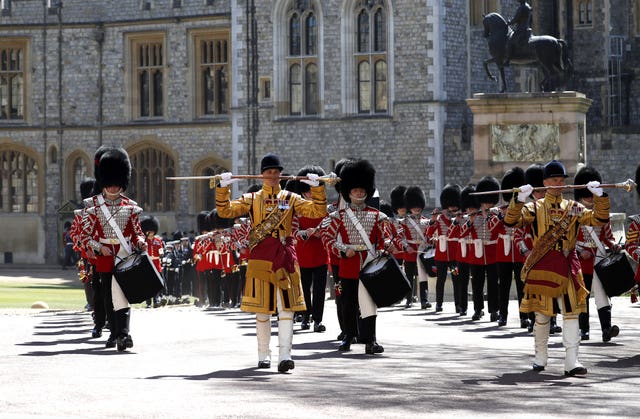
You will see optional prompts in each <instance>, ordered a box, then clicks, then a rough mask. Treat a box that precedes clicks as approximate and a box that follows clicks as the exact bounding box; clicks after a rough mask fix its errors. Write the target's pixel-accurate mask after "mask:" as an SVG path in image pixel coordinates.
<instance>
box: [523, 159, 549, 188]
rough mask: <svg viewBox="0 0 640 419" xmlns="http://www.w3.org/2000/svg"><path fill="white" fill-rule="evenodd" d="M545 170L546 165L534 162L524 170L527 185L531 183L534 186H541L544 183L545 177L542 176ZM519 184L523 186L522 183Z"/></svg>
mask: <svg viewBox="0 0 640 419" xmlns="http://www.w3.org/2000/svg"><path fill="white" fill-rule="evenodd" d="M543 172H544V167H542V165H540V164H536V163H534V164H532V165H531V166H529V167H527V170H525V172H524V183H525V184H526V185H531V186H533V187H534V188H539V187H541V186H544V185H543V182H542V181H543V178H542V174H543ZM518 186H522V185H518Z"/></svg>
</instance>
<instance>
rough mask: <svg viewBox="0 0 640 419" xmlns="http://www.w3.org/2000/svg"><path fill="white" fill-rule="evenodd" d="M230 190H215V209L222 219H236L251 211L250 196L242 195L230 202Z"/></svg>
mask: <svg viewBox="0 0 640 419" xmlns="http://www.w3.org/2000/svg"><path fill="white" fill-rule="evenodd" d="M230 196H231V188H229V187H224V188H223V187H217V188H216V209H217V210H218V215H220V217H223V218H236V217H240V216H242V215H245V214H247V213H248V212H249V210H250V209H251V199H252V198H251V194H245V195H242V196H241V197H240V198H239V199H235V200H233V201H231V200H230Z"/></svg>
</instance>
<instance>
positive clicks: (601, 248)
mask: <svg viewBox="0 0 640 419" xmlns="http://www.w3.org/2000/svg"><path fill="white" fill-rule="evenodd" d="M585 228H586V229H587V231H588V232H589V234H591V238H592V239H593V242H594V243H595V244H596V246H598V253H599V254H600V257H601V258H603V257H605V256H607V252H606V251H605V250H604V246H603V245H602V242H601V241H600V239H599V238H598V236H596V232H595V231H594V229H593V227H591V226H585Z"/></svg>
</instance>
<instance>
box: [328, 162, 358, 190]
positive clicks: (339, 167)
mask: <svg viewBox="0 0 640 419" xmlns="http://www.w3.org/2000/svg"><path fill="white" fill-rule="evenodd" d="M354 160H355V159H352V158H349V157H345V158H344V159H340V160H339V161H338V163H336V165H335V167H334V168H333V173H335V174H336V176H338V177H340V171H341V170H342V167H343V166H344V165H345V163H347V162H349V161H354ZM341 183H342V182H336V184H335V185H333V187H334V188H335V189H336V192H338V193H340V186H341V185H340V184H341Z"/></svg>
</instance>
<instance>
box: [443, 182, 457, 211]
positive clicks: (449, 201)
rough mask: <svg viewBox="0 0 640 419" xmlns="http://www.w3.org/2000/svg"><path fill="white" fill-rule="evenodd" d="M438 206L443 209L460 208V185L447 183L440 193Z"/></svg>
mask: <svg viewBox="0 0 640 419" xmlns="http://www.w3.org/2000/svg"><path fill="white" fill-rule="evenodd" d="M440 205H441V206H442V208H443V209H447V208H449V207H456V208H460V185H453V184H451V183H447V184H446V185H445V187H444V188H443V189H442V192H440Z"/></svg>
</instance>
